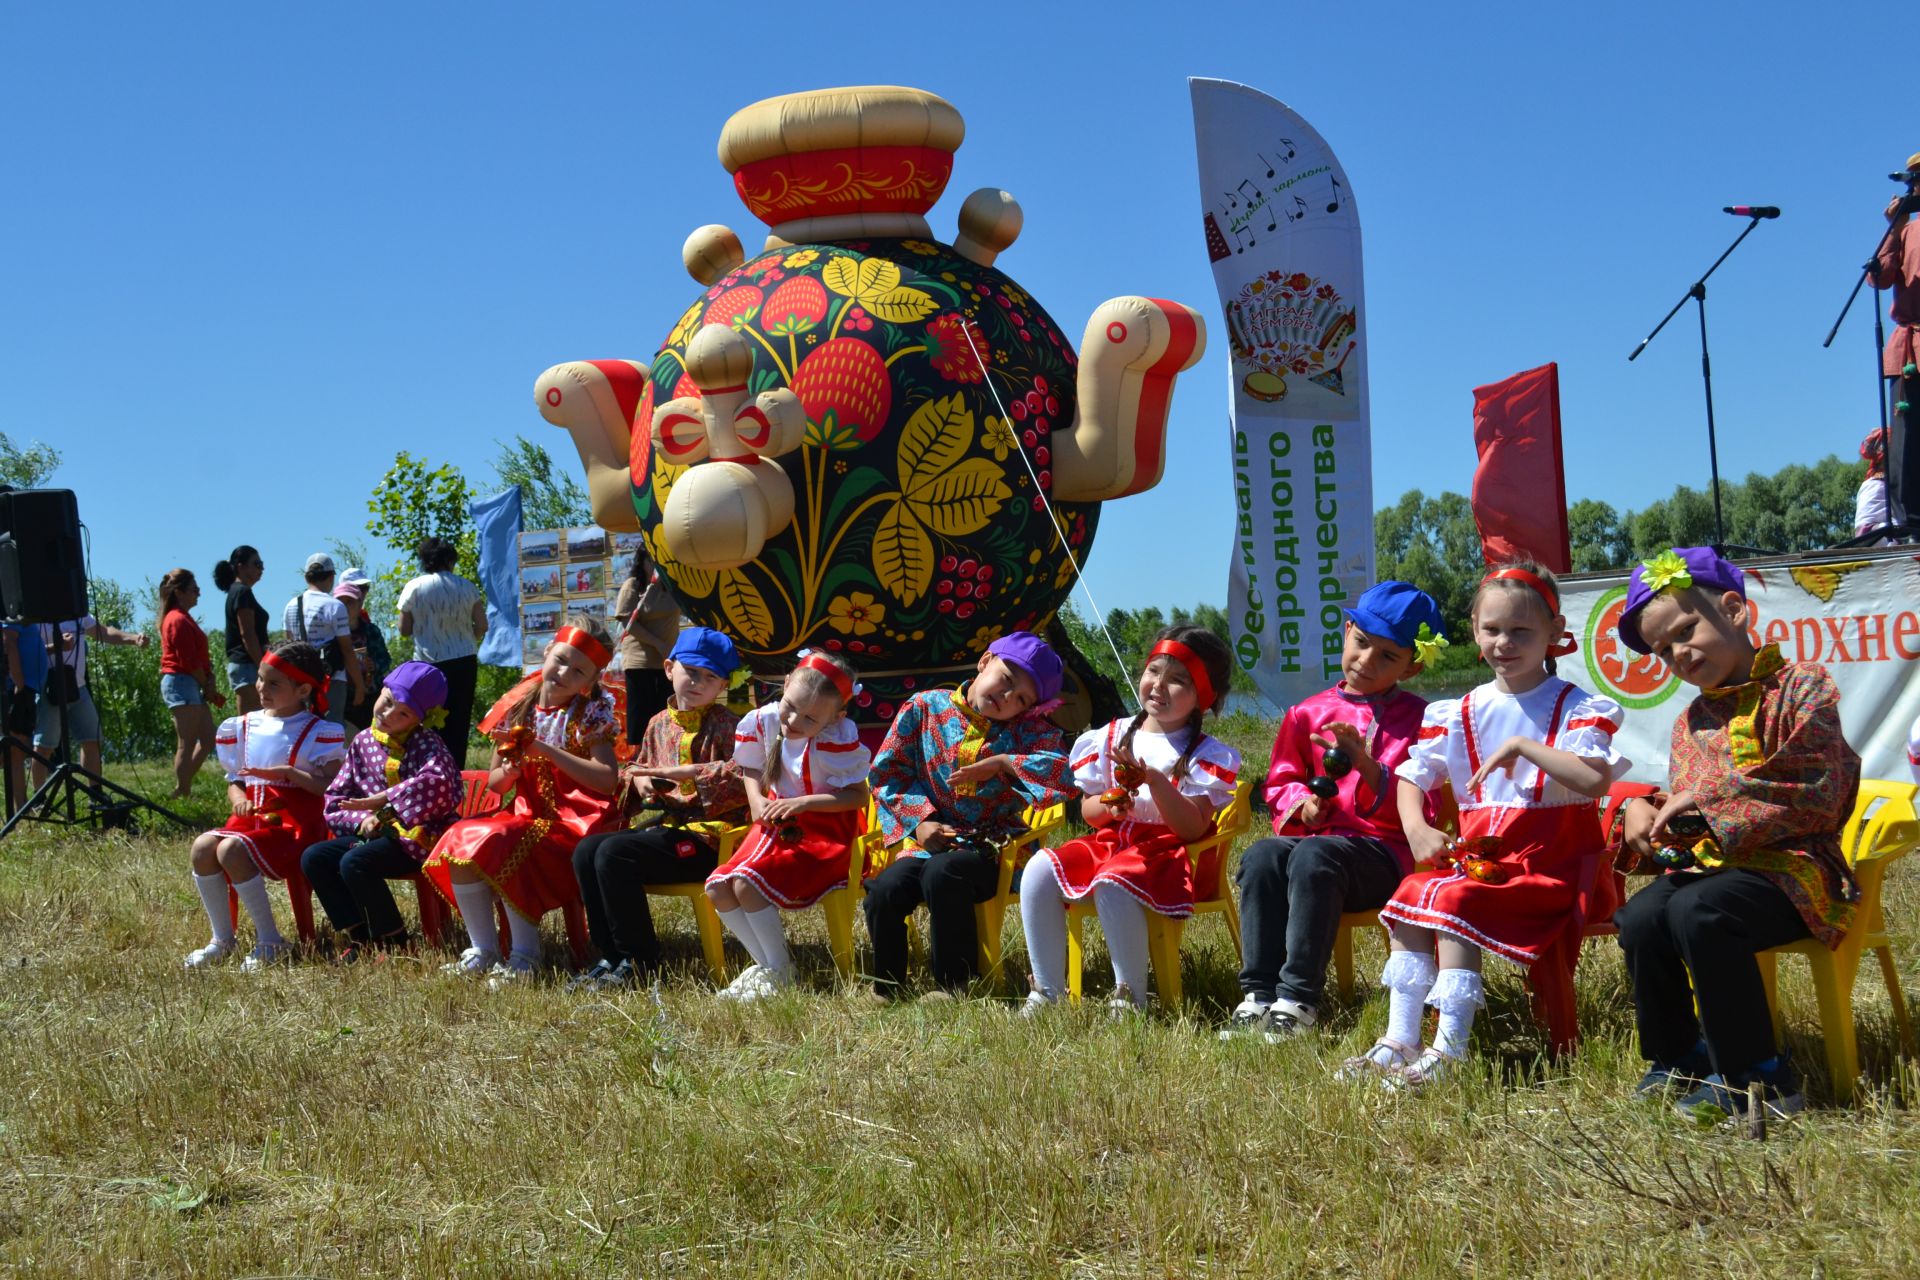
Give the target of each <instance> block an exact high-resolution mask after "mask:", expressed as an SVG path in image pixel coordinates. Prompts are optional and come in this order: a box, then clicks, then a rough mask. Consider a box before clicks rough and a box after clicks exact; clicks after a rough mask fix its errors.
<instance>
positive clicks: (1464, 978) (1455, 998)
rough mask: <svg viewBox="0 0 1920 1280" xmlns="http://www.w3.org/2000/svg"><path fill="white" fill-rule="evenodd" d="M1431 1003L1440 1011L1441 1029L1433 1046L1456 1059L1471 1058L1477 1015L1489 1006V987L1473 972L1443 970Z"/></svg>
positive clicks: (1431, 997)
mask: <svg viewBox="0 0 1920 1280" xmlns="http://www.w3.org/2000/svg"><path fill="white" fill-rule="evenodd" d="M1427 1003H1428V1004H1430V1005H1432V1006H1433V1007H1434V1008H1436V1009H1438V1010H1439V1011H1440V1029H1439V1030H1438V1031H1436V1032H1435V1033H1434V1036H1433V1047H1434V1048H1435V1049H1438V1050H1439V1051H1440V1052H1441V1053H1445V1054H1449V1055H1451V1056H1453V1057H1456V1058H1464V1057H1466V1056H1467V1040H1468V1038H1469V1037H1470V1036H1471V1035H1472V1033H1473V1015H1474V1011H1475V1010H1476V1009H1480V1008H1483V1007H1484V1006H1485V1005H1486V1003H1487V995H1486V986H1485V984H1484V983H1483V982H1482V981H1481V979H1480V975H1479V974H1478V973H1475V972H1474V971H1473V970H1472V969H1442V970H1441V971H1440V976H1439V977H1438V978H1437V979H1435V981H1434V984H1433V991H1432V993H1431V994H1429V995H1428V996H1427Z"/></svg>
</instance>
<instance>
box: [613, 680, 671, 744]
mask: <svg viewBox="0 0 1920 1280" xmlns="http://www.w3.org/2000/svg"><path fill="white" fill-rule="evenodd" d="M624 674H625V678H626V682H627V741H628V742H631V743H632V744H633V745H634V746H636V747H637V746H639V745H640V739H641V738H643V737H645V736H646V733H647V722H648V721H649V720H651V719H653V718H654V717H655V716H657V715H659V714H660V713H661V712H662V711H665V710H666V709H667V699H668V698H671V697H672V696H673V681H671V680H669V679H667V673H666V672H664V671H662V670H660V668H658V667H628V668H627V669H626V672H625V673H624Z"/></svg>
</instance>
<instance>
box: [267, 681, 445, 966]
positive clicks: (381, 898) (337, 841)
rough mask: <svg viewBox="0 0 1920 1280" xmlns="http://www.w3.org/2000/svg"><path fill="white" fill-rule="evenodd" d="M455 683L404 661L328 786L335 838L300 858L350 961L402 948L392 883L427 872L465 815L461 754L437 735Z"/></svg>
mask: <svg viewBox="0 0 1920 1280" xmlns="http://www.w3.org/2000/svg"><path fill="white" fill-rule="evenodd" d="M446 701H447V678H446V676H445V675H443V674H441V671H440V669H439V668H438V667H436V666H434V665H433V664H432V663H430V662H403V663H401V664H400V665H399V666H397V667H395V668H394V669H393V670H392V671H391V672H390V673H388V675H387V678H386V680H385V682H384V683H383V684H382V686H381V689H380V695H379V697H377V698H375V699H374V702H373V723H372V724H370V725H369V726H368V727H367V728H365V729H363V730H361V731H360V732H359V733H357V734H355V735H354V736H353V740H352V741H351V742H349V743H348V744H347V760H346V764H345V766H344V767H342V768H341V770H340V772H339V773H337V774H335V775H334V778H333V782H332V784H331V785H329V786H328V787H327V803H326V819H327V826H328V827H329V828H330V829H332V831H333V832H334V838H333V839H331V840H327V841H323V842H322V843H320V844H316V845H311V846H309V847H308V849H307V851H306V852H305V853H303V854H301V855H300V870H301V873H302V874H304V875H305V876H306V877H307V883H308V884H310V885H312V886H313V892H314V895H315V896H316V897H318V898H319V899H320V905H321V906H322V907H323V908H325V909H326V913H327V919H328V921H329V922H331V923H332V925H333V927H334V929H335V930H336V931H337V932H339V933H340V935H341V936H342V937H344V938H345V939H346V941H347V946H346V948H345V950H343V951H342V952H341V955H340V958H341V959H343V960H353V959H355V958H357V957H358V956H359V955H360V954H361V953H362V952H363V951H365V950H366V949H368V948H373V949H376V950H387V949H390V948H393V947H398V946H404V945H405V944H406V941H407V929H406V925H405V923H404V922H403V921H402V920H401V919H400V910H399V908H398V907H396V906H395V905H394V902H393V891H392V890H391V889H389V888H388V887H387V881H389V880H404V879H406V878H407V877H409V876H411V875H413V874H414V873H416V872H417V871H419V870H420V864H421V863H423V862H425V861H426V858H427V855H428V854H429V853H431V852H432V851H433V845H434V841H436V840H438V839H439V838H440V835H441V833H442V832H444V831H445V830H446V829H447V827H448V826H450V825H452V823H453V820H454V817H455V816H456V815H457V814H458V812H459V809H460V796H461V793H462V790H463V785H462V782H461V779H460V770H459V769H458V768H457V767H456V766H455V765H454V763H453V753H452V752H450V751H448V750H447V744H446V743H445V742H443V741H442V740H441V738H440V735H439V734H437V733H435V732H433V730H434V729H436V728H438V727H439V725H440V722H441V721H442V720H444V719H445V717H446V711H445V706H446Z"/></svg>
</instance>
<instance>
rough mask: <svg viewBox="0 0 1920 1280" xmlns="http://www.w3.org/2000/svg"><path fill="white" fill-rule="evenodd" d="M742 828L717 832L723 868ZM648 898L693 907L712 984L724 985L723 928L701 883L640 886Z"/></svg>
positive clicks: (740, 837)
mask: <svg viewBox="0 0 1920 1280" xmlns="http://www.w3.org/2000/svg"><path fill="white" fill-rule="evenodd" d="M746 835H747V828H746V827H728V828H727V829H726V830H724V831H722V832H721V833H720V861H719V863H718V864H717V865H719V866H725V865H726V864H727V860H728V859H729V858H731V857H733V851H734V850H735V849H737V848H739V847H740V842H741V841H742V840H743V839H745V838H746ZM641 888H642V889H643V890H645V892H646V894H647V896H648V897H650V898H685V899H686V900H687V901H689V902H691V903H692V904H693V923H694V927H695V928H696V929H698V930H699V931H700V953H701V954H702V955H703V956H705V957H706V960H707V970H708V972H710V973H711V974H712V975H713V981H714V985H716V986H725V985H726V983H727V947H726V929H725V928H724V927H723V926H722V925H721V923H720V914H719V912H717V911H715V910H714V909H713V903H712V901H711V900H709V899H708V897H707V883H706V881H705V880H694V881H691V882H686V883H680V884H649V885H642V886H641Z"/></svg>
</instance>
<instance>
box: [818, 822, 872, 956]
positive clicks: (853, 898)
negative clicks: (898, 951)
mask: <svg viewBox="0 0 1920 1280" xmlns="http://www.w3.org/2000/svg"><path fill="white" fill-rule="evenodd" d="M884 852H885V851H884V849H883V848H882V846H881V844H880V824H879V820H878V819H877V818H876V816H875V814H874V809H873V793H872V792H868V793H867V808H866V823H865V830H863V831H862V832H861V833H860V834H859V835H858V836H856V837H854V841H853V844H852V845H851V846H850V847H849V848H848V850H847V888H846V891H845V892H844V893H843V892H841V891H840V890H839V889H835V890H833V891H832V892H831V893H829V894H827V896H826V897H824V898H822V899H820V914H821V915H823V916H825V917H826V918H827V950H828V951H830V952H832V953H833V967H834V969H835V970H836V971H837V972H838V973H839V975H840V980H841V981H842V982H847V981H851V980H852V978H853V909H854V908H855V907H857V906H859V905H860V904H861V903H862V902H863V901H865V900H866V896H867V886H866V883H865V882H866V880H867V878H868V877H869V876H871V875H872V874H873V873H874V870H877V869H878V868H879V867H881V866H884V865H886V864H885V862H884V861H880V862H875V859H876V858H878V857H881V856H882V855H883V854H884Z"/></svg>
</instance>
